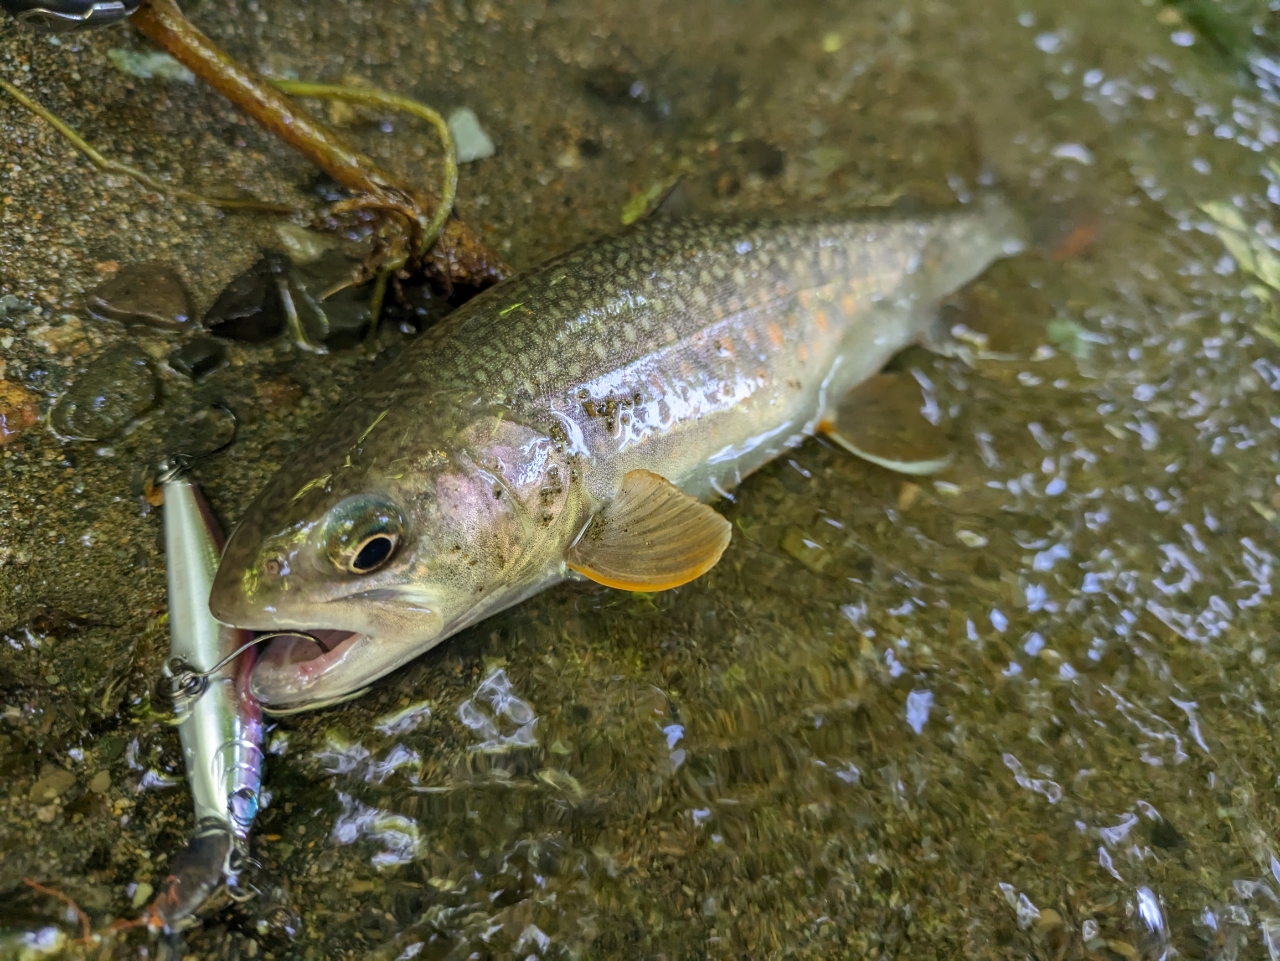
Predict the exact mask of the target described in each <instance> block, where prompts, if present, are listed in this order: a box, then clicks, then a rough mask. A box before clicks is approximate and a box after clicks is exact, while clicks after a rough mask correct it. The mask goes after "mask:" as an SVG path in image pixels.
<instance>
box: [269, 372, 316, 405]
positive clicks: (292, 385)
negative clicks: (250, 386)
mask: <svg viewBox="0 0 1280 961" xmlns="http://www.w3.org/2000/svg"><path fill="white" fill-rule="evenodd" d="M304 392H305V391H304V390H303V387H302V385H301V384H299V383H298V382H297V381H296V380H294V379H293V378H292V377H290V376H289V375H288V374H282V375H280V376H279V377H275V378H273V379H271V380H267V381H263V382H262V383H260V384H259V385H258V390H257V393H258V399H259V400H260V401H262V403H263V404H264V405H265V406H267V407H271V408H274V409H275V410H277V411H286V410H291V409H292V408H294V407H296V406H298V401H300V400H302V395H303V393H304Z"/></svg>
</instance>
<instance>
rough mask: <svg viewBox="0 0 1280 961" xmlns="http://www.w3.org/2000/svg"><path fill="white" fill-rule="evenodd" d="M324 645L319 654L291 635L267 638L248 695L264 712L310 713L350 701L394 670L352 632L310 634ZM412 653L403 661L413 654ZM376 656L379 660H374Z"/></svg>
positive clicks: (368, 640) (374, 646) (369, 641)
mask: <svg viewBox="0 0 1280 961" xmlns="http://www.w3.org/2000/svg"><path fill="white" fill-rule="evenodd" d="M308 633H309V634H311V635H312V636H314V637H317V638H319V639H321V640H322V641H324V643H325V644H326V645H327V646H328V650H327V651H326V650H322V649H321V648H320V647H318V646H317V645H316V644H313V643H312V642H311V641H309V640H307V639H305V638H303V637H300V636H294V635H287V634H286V635H284V636H281V637H276V638H272V639H271V640H270V641H268V642H267V646H266V649H265V650H264V651H263V653H262V656H261V657H259V659H258V663H257V665H256V666H255V668H254V670H253V673H252V674H251V675H250V676H249V692H250V693H251V694H252V695H253V696H254V697H255V698H256V699H257V700H258V702H259V703H261V704H262V705H263V707H264V708H265V709H266V710H268V711H294V710H310V709H313V708H318V707H323V706H325V705H326V704H333V703H335V702H337V701H341V700H344V699H346V698H348V697H351V696H353V695H355V694H357V693H359V692H360V691H361V690H363V689H364V688H365V687H367V686H368V685H369V684H370V683H372V682H373V681H375V680H377V679H378V678H379V677H382V676H383V675H384V674H386V673H388V672H389V671H392V670H395V668H396V667H398V666H399V665H400V663H401V662H400V661H397V660H394V659H392V660H390V661H388V659H387V658H386V656H385V654H386V653H387V652H386V651H385V649H383V650H382V651H379V645H378V643H377V639H376V638H374V637H372V636H370V635H368V634H358V633H356V632H354V631H332V630H322V629H317V630H313V631H309V632H308ZM417 652H418V648H416V647H415V648H413V649H411V650H410V651H409V652H408V654H407V655H406V656H405V658H404V659H406V660H407V659H408V658H410V657H413V656H414V655H415V654H417ZM379 653H381V654H383V655H384V656H381V657H380V656H379Z"/></svg>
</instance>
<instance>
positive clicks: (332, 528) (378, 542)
mask: <svg viewBox="0 0 1280 961" xmlns="http://www.w3.org/2000/svg"><path fill="white" fill-rule="evenodd" d="M328 528H329V534H328V553H329V559H330V560H331V561H333V563H334V566H336V567H338V568H339V569H341V570H344V571H350V572H351V573H353V574H369V573H372V572H373V571H376V570H377V569H378V568H380V567H382V566H383V565H384V564H386V563H387V561H389V560H390V559H391V557H392V555H394V554H395V552H396V547H398V546H399V544H400V538H401V535H402V534H403V533H404V524H403V522H402V521H401V519H400V512H399V511H398V510H397V509H396V508H395V507H394V506H393V505H391V504H388V503H387V502H386V501H381V500H370V499H369V498H365V497H359V498H350V499H348V500H345V501H343V502H342V503H340V504H338V505H337V506H336V507H335V508H333V510H332V511H330V514H329V524H328Z"/></svg>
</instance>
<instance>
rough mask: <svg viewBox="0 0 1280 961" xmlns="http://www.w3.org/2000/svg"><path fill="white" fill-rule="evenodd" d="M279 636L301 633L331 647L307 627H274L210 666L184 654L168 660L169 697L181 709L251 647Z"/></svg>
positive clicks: (326, 648)
mask: <svg viewBox="0 0 1280 961" xmlns="http://www.w3.org/2000/svg"><path fill="white" fill-rule="evenodd" d="M276 637H300V638H302V639H303V640H304V641H310V642H311V643H312V644H314V645H315V646H316V647H318V648H320V650H321V651H322V652H323V653H325V654H328V653H329V650H330V648H329V646H328V645H327V644H325V643H324V641H322V640H320V638H318V637H316V636H315V635H314V634H308V633H306V632H305V631H272V632H271V633H268V634H259V635H258V636H257V637H255V638H254V639H253V640H251V641H249V642H248V643H246V644H242V645H241V646H240V647H238V648H236V649H235V650H234V651H232V652H231V653H230V654H228V655H227V656H226V657H224V658H223V659H222V660H220V661H219V662H218V663H217V664H215V665H213V667H211V668H209V669H208V670H204V671H197V670H194V669H193V668H192V667H191V665H189V664H188V663H187V662H186V661H184V660H183V659H182V658H180V657H171V658H169V660H167V661H166V662H165V665H164V669H163V673H164V677H165V678H166V679H168V681H169V691H168V694H169V699H170V700H171V701H172V702H173V705H174V712H175V713H180V711H181V707H182V705H183V703H185V702H189V701H193V700H195V699H196V698H198V697H199V696H200V695H201V694H203V693H204V692H205V691H206V690H207V689H208V687H209V678H210V677H212V676H213V675H214V674H217V673H218V672H219V671H220V670H222V669H223V668H224V667H226V666H227V665H228V664H230V663H231V662H232V661H234V660H235V659H236V658H237V657H239V656H240V655H241V654H243V653H244V652H245V651H247V650H249V648H251V647H254V646H255V645H258V644H261V643H262V642H263V641H269V640H271V639H273V638H276Z"/></svg>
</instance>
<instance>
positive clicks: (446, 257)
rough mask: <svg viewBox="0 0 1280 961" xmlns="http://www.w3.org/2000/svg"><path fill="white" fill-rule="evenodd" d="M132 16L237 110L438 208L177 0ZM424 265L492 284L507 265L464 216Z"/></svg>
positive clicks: (345, 170)
mask: <svg viewBox="0 0 1280 961" xmlns="http://www.w3.org/2000/svg"><path fill="white" fill-rule="evenodd" d="M131 22H132V23H133V24H134V26H136V27H137V28H138V29H139V30H140V31H141V32H142V33H144V34H145V35H146V36H148V37H150V38H151V39H152V40H153V41H154V42H155V43H157V44H159V45H160V47H162V48H163V49H164V50H165V51H166V52H167V53H168V54H169V55H170V56H172V57H173V58H174V59H175V60H177V61H178V62H179V63H181V64H182V65H183V66H185V67H186V68H187V69H188V70H190V71H191V72H192V73H194V74H195V75H196V76H197V77H199V78H200V79H201V80H203V81H204V82H205V83H207V84H209V86H211V87H213V89H215V90H217V91H218V92H219V93H221V94H222V95H223V96H224V97H226V98H227V99H228V100H230V101H231V102H232V103H233V104H235V105H236V106H237V107H238V108H240V109H241V110H243V111H244V112H245V113H246V114H248V115H249V116H250V117H252V118H253V119H254V120H256V121H257V122H258V123H260V124H261V125H262V126H264V127H265V128H267V130H269V131H270V132H271V133H273V134H275V135H276V136H277V137H279V138H280V139H281V140H283V141H284V142H285V143H287V144H289V145H290V146H291V147H293V148H294V149H295V150H297V151H298V152H299V153H301V154H302V155H303V156H305V157H306V158H307V159H308V160H310V161H311V162H312V163H314V164H315V165H316V166H317V167H319V168H320V169H321V170H323V171H324V172H325V173H327V174H328V175H329V176H330V177H332V178H333V179H334V180H336V181H337V182H338V183H340V184H341V185H342V186H344V187H346V188H347V189H348V190H350V191H352V192H353V193H356V194H366V195H369V196H371V197H374V198H379V199H380V200H382V201H384V202H387V203H392V202H394V203H397V204H406V203H407V204H408V205H410V206H413V207H416V208H419V209H424V210H432V209H435V208H436V206H437V205H438V203H439V198H438V197H436V196H435V195H434V194H432V193H431V192H429V191H427V190H423V189H420V188H409V187H405V186H403V185H401V184H400V183H399V182H398V180H397V178H396V177H394V176H393V175H392V174H389V173H387V172H386V171H384V170H382V169H381V168H380V167H378V165H377V164H376V163H374V161H373V160H371V159H370V158H369V157H367V156H365V155H364V154H362V153H361V152H359V151H358V150H356V149H354V148H353V147H351V146H349V145H347V144H346V143H344V142H343V141H342V140H341V138H339V137H338V136H337V135H336V134H334V133H333V132H332V131H331V130H329V129H327V128H326V127H324V126H323V125H322V124H320V123H317V122H316V121H315V120H314V119H313V118H311V117H310V116H308V115H307V114H306V113H305V112H304V111H302V110H301V109H299V108H298V106H297V105H296V104H294V103H293V101H291V100H290V99H289V98H288V97H286V96H285V95H284V94H282V93H280V92H279V91H277V90H275V89H273V88H272V87H271V86H270V84H268V83H267V82H266V81H264V80H263V79H262V78H260V77H258V76H256V75H254V74H253V73H252V72H251V71H249V70H248V69H247V68H245V67H244V66H242V65H241V64H239V63H237V62H236V61H235V60H233V59H232V58H231V57H230V55H228V54H227V53H226V52H225V51H223V50H222V49H220V48H219V47H218V46H217V45H215V44H214V43H213V41H211V40H210V39H209V38H208V37H206V36H205V35H204V34H202V33H201V32H200V31H199V30H197V29H196V27H195V26H194V24H192V23H191V22H190V21H189V20H187V18H186V17H185V16H183V14H182V11H181V10H179V9H178V5H177V4H176V3H175V2H174V0H145V2H144V3H143V4H142V7H141V8H139V10H138V12H137V13H135V14H134V15H133V17H132V20H131ZM423 266H424V267H425V268H426V270H427V272H428V273H429V274H431V275H432V276H434V277H435V278H437V279H439V280H442V281H445V282H447V283H458V284H466V285H470V286H474V287H487V286H488V285H490V284H492V283H495V282H497V281H498V280H501V279H502V278H503V277H504V276H506V274H507V273H508V268H507V266H506V264H504V263H503V262H502V259H501V258H500V257H498V256H497V255H496V254H495V253H494V252H493V251H491V250H489V248H488V247H487V246H486V245H485V244H484V242H483V241H482V240H481V239H480V238H479V237H478V236H476V234H475V233H473V232H472V231H471V230H470V229H468V228H467V226H466V225H465V224H463V223H462V222H461V221H460V220H457V219H456V218H455V219H451V220H450V221H449V222H448V223H447V224H446V225H445V227H444V231H443V233H442V235H441V237H440V241H439V243H437V244H436V245H435V246H434V247H433V248H432V250H431V252H430V254H429V255H428V257H427V258H426V261H425V263H424V264H423Z"/></svg>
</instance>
